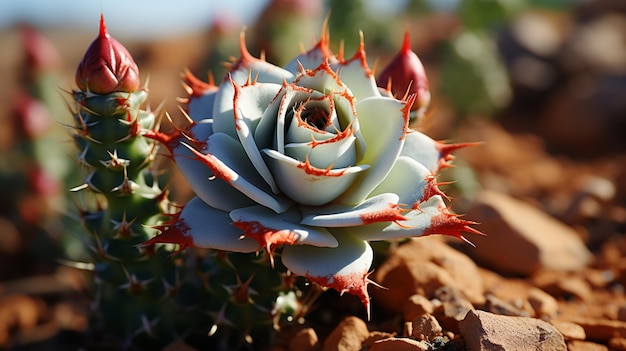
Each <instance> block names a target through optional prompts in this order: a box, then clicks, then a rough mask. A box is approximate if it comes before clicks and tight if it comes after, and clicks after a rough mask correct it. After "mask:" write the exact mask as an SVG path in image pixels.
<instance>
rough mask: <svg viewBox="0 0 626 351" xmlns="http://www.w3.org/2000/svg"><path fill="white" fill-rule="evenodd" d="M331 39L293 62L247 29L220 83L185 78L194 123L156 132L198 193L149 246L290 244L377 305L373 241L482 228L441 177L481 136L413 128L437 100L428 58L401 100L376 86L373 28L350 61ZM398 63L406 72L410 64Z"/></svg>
mask: <svg viewBox="0 0 626 351" xmlns="http://www.w3.org/2000/svg"><path fill="white" fill-rule="evenodd" d="M328 44H329V40H328V34H327V32H326V30H325V29H324V30H323V35H322V37H321V39H320V41H319V42H318V43H317V44H316V45H315V46H314V47H313V48H312V49H311V50H309V51H307V52H304V53H302V54H301V55H299V56H297V57H295V58H293V60H292V61H291V62H290V63H289V64H287V65H286V66H285V67H282V68H281V67H277V66H275V65H272V64H270V63H269V62H266V61H264V60H262V59H257V58H255V57H253V56H252V55H251V54H250V53H249V52H248V51H247V49H246V46H245V40H244V36H243V34H242V35H241V38H240V58H239V59H238V60H237V61H235V62H233V63H232V64H231V65H230V71H229V73H228V74H227V75H226V76H225V77H224V79H223V81H222V82H221V84H220V85H219V86H215V85H212V84H200V83H198V80H197V78H195V77H193V76H191V75H190V74H189V73H187V74H186V75H185V81H186V83H187V88H188V89H187V90H188V95H189V96H188V98H187V101H186V111H187V113H188V115H189V117H190V120H191V124H190V125H189V126H188V127H186V128H184V129H178V130H176V131H174V132H173V133H172V134H167V135H166V134H162V133H158V132H152V133H148V134H147V136H148V137H151V138H154V139H156V140H159V141H160V142H162V143H163V144H164V145H165V146H167V147H168V148H169V150H170V151H171V154H172V157H173V159H174V160H175V161H176V163H177V165H178V167H179V169H180V170H181V171H182V173H183V174H184V175H185V177H186V179H187V180H188V181H189V183H190V185H191V186H192V188H193V190H194V191H195V193H196V195H197V197H196V198H195V199H193V200H192V201H190V202H189V203H188V204H187V205H186V206H185V207H184V209H183V210H182V212H181V213H180V216H178V217H177V222H176V223H174V224H172V225H169V226H166V227H163V228H162V233H161V234H160V235H158V236H156V237H154V238H153V239H151V240H150V241H149V242H148V243H150V244H154V243H176V244H180V245H181V246H183V247H189V246H196V247H203V248H214V249H218V250H224V251H237V252H255V251H259V250H267V252H268V253H270V254H274V253H276V252H277V250H280V252H281V254H280V258H281V260H282V263H283V264H284V265H285V266H286V267H287V268H288V269H289V270H290V271H291V272H293V273H295V274H298V275H301V276H305V277H307V278H308V279H310V280H311V281H314V282H316V283H318V284H320V285H322V286H324V287H328V288H333V289H336V290H337V291H339V292H342V293H343V292H347V293H351V294H354V295H356V296H358V297H359V298H360V299H361V300H362V302H363V303H364V304H365V306H366V308H368V307H369V296H368V292H367V285H368V283H370V280H368V275H369V273H370V269H371V265H372V259H373V250H372V247H371V246H370V244H369V242H370V241H376V240H393V239H400V238H410V237H418V236H423V235H430V234H445V235H452V236H455V237H459V238H463V236H462V232H464V231H465V232H470V233H478V231H476V230H475V229H473V228H471V227H470V225H472V224H473V222H470V221H466V220H462V219H460V218H458V217H457V216H456V215H454V214H452V213H451V212H450V211H449V210H448V208H447V206H446V203H445V202H444V198H445V195H443V193H442V192H441V191H440V190H439V189H438V187H437V183H436V181H435V176H436V174H437V173H438V172H439V170H440V169H442V168H444V167H447V166H449V162H450V160H451V159H452V156H451V155H450V152H451V151H452V150H455V149H457V148H459V147H463V146H467V145H469V144H442V143H440V142H437V141H435V140H433V139H431V138H429V137H428V136H426V135H424V134H422V133H420V132H418V131H415V130H412V129H410V128H409V119H410V117H409V114H410V112H411V108H412V106H413V105H414V104H415V103H416V100H417V99H421V101H420V103H427V100H425V99H422V98H421V97H419V94H420V92H423V91H424V90H426V91H427V82H426V77H425V74H424V72H423V68H422V71H421V72H416V74H417V78H414V79H416V81H415V82H414V84H413V86H414V87H415V88H418V89H417V90H416V91H415V89H413V88H411V89H410V92H413V91H415V92H413V93H410V94H408V95H407V96H404V97H401V98H397V97H396V95H395V94H392V93H391V92H390V91H388V90H386V89H384V87H383V88H379V87H378V86H377V84H376V80H375V78H374V73H373V72H372V70H370V68H369V67H368V64H367V61H366V54H365V49H364V44H363V40H362V39H361V45H360V47H359V49H358V50H357V52H356V53H355V54H354V56H352V57H351V58H349V59H344V58H343V57H342V56H335V55H334V54H333V53H332V52H331V50H330V49H329V47H328ZM405 45H406V44H405ZM406 50H408V49H407V47H404V48H403V51H402V52H403V55H404V54H406V52H405V51H406ZM400 61H401V62H399V63H397V61H394V62H396V63H395V64H398V65H405V62H404V61H403V60H402V59H401V60H400ZM394 62H392V67H390V68H388V70H389V72H391V74H392V76H393V77H395V75H394V74H397V73H394V72H400V71H401V70H404V69H405V67H404V66H402V67H400V68H398V67H394V66H393V65H394ZM414 68H415V67H414ZM397 70H400V71H397ZM425 82H426V83H425ZM393 83H394V85H395V84H396V83H397V82H393ZM398 84H399V83H398ZM403 89H406V88H403ZM368 311H369V308H368Z"/></svg>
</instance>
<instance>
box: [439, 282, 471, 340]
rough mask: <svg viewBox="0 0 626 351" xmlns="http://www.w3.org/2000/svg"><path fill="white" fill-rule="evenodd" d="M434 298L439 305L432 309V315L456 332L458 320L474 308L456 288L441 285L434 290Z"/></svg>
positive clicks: (448, 328) (446, 327)
mask: <svg viewBox="0 0 626 351" xmlns="http://www.w3.org/2000/svg"><path fill="white" fill-rule="evenodd" d="M435 298H436V299H437V300H438V301H440V303H441V304H440V305H438V307H437V308H436V309H435V310H434V311H433V315H434V316H435V317H436V318H437V320H438V321H439V322H440V323H441V325H442V326H443V327H444V328H445V329H446V330H450V331H452V332H454V333H456V332H457V331H458V330H459V328H458V325H459V321H461V320H463V318H465V315H466V314H467V313H468V312H469V311H471V310H473V309H474V306H473V305H472V304H471V303H470V302H469V301H468V300H467V299H466V298H465V296H464V295H463V294H462V293H461V292H460V291H459V290H457V289H456V288H452V287H445V286H444V287H441V288H439V289H437V291H436V292H435Z"/></svg>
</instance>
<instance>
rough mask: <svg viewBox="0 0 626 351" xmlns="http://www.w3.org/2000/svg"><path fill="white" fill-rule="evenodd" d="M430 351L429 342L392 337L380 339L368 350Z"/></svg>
mask: <svg viewBox="0 0 626 351" xmlns="http://www.w3.org/2000/svg"><path fill="white" fill-rule="evenodd" d="M388 350H393V351H428V350H430V348H429V346H428V344H426V343H425V342H422V341H417V340H413V339H408V338H391V339H383V340H379V341H377V342H375V343H373V344H372V346H370V348H369V349H368V351H388Z"/></svg>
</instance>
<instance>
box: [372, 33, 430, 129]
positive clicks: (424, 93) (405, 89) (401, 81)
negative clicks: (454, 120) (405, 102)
mask: <svg viewBox="0 0 626 351" xmlns="http://www.w3.org/2000/svg"><path fill="white" fill-rule="evenodd" d="M376 83H377V84H378V86H379V87H381V88H386V89H387V90H389V91H390V92H391V94H392V95H394V96H396V97H402V96H405V95H406V96H408V95H411V94H415V95H416V99H415V103H414V104H413V106H412V107H411V111H412V115H411V118H418V119H419V118H421V117H423V116H424V113H425V112H426V109H427V108H428V105H429V104H430V91H429V89H428V78H427V77H426V71H425V70H424V65H423V64H422V61H420V59H419V58H418V57H417V54H415V52H413V51H412V50H411V40H410V37H409V32H406V33H405V34H404V42H403V43H402V49H400V52H399V53H398V54H397V55H396V56H395V57H394V58H393V59H392V60H391V62H389V64H388V65H387V67H385V69H384V70H383V71H382V73H381V74H380V76H378V79H377V81H376Z"/></svg>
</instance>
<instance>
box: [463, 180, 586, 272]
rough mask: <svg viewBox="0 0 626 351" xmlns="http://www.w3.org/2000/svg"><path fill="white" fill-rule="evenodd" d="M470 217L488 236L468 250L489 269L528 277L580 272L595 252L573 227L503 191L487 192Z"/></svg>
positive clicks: (469, 212) (474, 241) (477, 239)
mask: <svg viewBox="0 0 626 351" xmlns="http://www.w3.org/2000/svg"><path fill="white" fill-rule="evenodd" d="M466 218H468V219H471V220H473V221H476V222H479V223H480V225H479V226H477V227H478V228H479V229H480V231H482V232H483V233H485V234H486V236H484V237H481V236H473V237H472V238H471V240H472V242H473V243H474V244H475V245H476V249H475V250H474V249H470V250H468V252H469V253H470V255H472V256H473V257H474V258H475V259H476V260H477V261H480V262H481V263H483V264H485V265H487V266H489V268H491V269H493V270H495V271H497V272H500V273H506V274H517V275H523V276H528V275H531V274H533V273H534V272H536V271H537V270H539V269H540V268H547V269H552V270H562V271H576V270H580V269H581V268H583V267H585V266H586V265H587V264H588V263H589V261H590V260H591V258H592V254H591V253H590V252H589V250H588V249H587V248H586V246H585V245H584V243H583V241H582V239H581V238H580V237H579V236H578V235H577V234H576V232H575V231H574V230H573V229H571V228H570V227H568V226H566V225H564V224H562V223H561V222H559V221H557V220H556V219H554V218H552V217H550V216H549V215H547V214H545V213H544V212H542V211H540V210H538V209H537V208H535V207H533V206H531V205H529V204H527V203H524V202H522V201H520V200H516V199H513V198H512V197H510V196H507V195H505V194H502V193H497V192H493V191H483V192H481V193H479V194H478V195H477V196H476V198H475V203H474V205H473V206H472V207H471V208H470V210H469V211H468V213H467V216H466Z"/></svg>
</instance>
